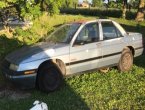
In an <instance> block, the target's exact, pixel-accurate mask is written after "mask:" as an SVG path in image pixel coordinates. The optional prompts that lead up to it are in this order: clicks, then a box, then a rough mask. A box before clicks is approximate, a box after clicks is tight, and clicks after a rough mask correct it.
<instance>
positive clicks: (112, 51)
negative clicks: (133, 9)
mask: <svg viewBox="0 0 145 110" xmlns="http://www.w3.org/2000/svg"><path fill="white" fill-rule="evenodd" d="M142 53H143V37H142V34H140V33H132V32H130V33H129V32H126V31H125V30H124V29H123V28H122V27H121V26H120V25H119V24H118V23H117V22H115V21H112V20H109V19H98V20H91V21H78V22H73V23H68V24H65V25H62V26H60V27H59V28H58V29H56V30H55V31H54V32H53V33H51V34H50V35H49V36H48V37H47V38H46V40H45V42H41V43H39V44H36V45H33V46H27V47H23V48H21V49H20V50H17V51H14V52H12V53H11V54H9V55H7V56H6V58H5V61H4V62H3V68H2V73H3V75H4V76H5V77H6V78H7V79H9V80H10V81H12V82H13V83H14V84H16V85H18V86H20V87H21V88H32V87H35V86H36V85H37V86H38V87H39V88H40V89H41V90H43V91H46V92H51V91H54V90H56V89H58V88H59V87H60V85H61V83H62V79H63V77H64V76H69V75H75V74H77V73H82V72H84V71H88V70H94V69H100V70H105V69H106V68H108V67H112V66H117V67H118V69H119V70H120V71H122V72H124V71H129V70H130V69H131V67H132V65H133V58H134V57H136V56H139V55H141V54H142Z"/></svg>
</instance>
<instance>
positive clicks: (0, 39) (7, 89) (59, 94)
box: [0, 35, 89, 110]
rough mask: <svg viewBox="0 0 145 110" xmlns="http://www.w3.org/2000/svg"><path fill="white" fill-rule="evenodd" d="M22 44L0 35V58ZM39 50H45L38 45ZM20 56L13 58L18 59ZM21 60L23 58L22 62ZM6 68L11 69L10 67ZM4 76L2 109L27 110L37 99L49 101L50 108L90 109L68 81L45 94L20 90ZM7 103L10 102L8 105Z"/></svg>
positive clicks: (0, 81) (1, 81)
mask: <svg viewBox="0 0 145 110" xmlns="http://www.w3.org/2000/svg"><path fill="white" fill-rule="evenodd" d="M22 45H24V44H23V43H22V42H19V41H18V40H17V39H9V38H7V37H6V36H5V35H2V36H0V60H1V61H2V60H3V59H4V57H5V56H6V55H7V54H9V53H10V52H12V51H14V50H16V49H17V48H20V47H22ZM37 50H39V51H40V50H41V51H44V50H43V48H42V47H41V46H37ZM34 51H35V50H34ZM32 52H33V51H32ZM35 52H36V51H35ZM20 54H23V53H20ZM24 54H27V51H25V52H24ZM17 55H18V54H16V56H17ZM31 55H33V54H30V55H28V56H27V57H26V58H28V57H30V56H31ZM47 56H48V55H47ZM19 57H21V56H19ZM19 57H17V58H14V59H13V60H18V58H19ZM21 61H22V59H21V60H20V62H21ZM6 69H9V67H7V68H6ZM0 71H1V70H0ZM0 73H1V72H0ZM2 77H3V76H2V75H0V107H1V109H2V110H9V109H10V108H13V110H26V109H29V108H31V107H32V103H33V102H34V101H35V100H40V101H44V102H45V103H47V105H48V107H49V110H89V108H88V106H87V104H86V103H85V102H84V100H83V99H82V98H81V97H80V95H79V94H77V93H76V91H75V90H74V89H72V88H71V87H70V85H69V84H67V83H66V82H65V83H64V85H63V87H62V88H61V89H60V90H58V91H56V92H53V93H49V94H45V93H43V92H40V91H38V90H28V91H24V90H19V89H17V88H15V87H13V85H11V84H9V83H8V82H7V81H6V80H5V79H4V78H2ZM1 84H3V85H1ZM25 95H26V97H25ZM22 96H23V97H22ZM20 99H21V100H20ZM6 103H8V104H7V105H6ZM16 103H17V104H16Z"/></svg>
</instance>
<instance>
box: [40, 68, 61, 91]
mask: <svg viewBox="0 0 145 110" xmlns="http://www.w3.org/2000/svg"><path fill="white" fill-rule="evenodd" d="M61 83H62V75H61V73H60V70H59V69H58V68H57V67H54V66H53V67H42V68H41V69H40V72H39V75H38V85H39V89H40V90H42V91H45V92H52V91H55V90H57V89H58V88H59V87H60V85H61Z"/></svg>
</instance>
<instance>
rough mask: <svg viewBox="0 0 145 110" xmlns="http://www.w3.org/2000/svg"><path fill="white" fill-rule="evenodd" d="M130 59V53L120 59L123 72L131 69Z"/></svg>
mask: <svg viewBox="0 0 145 110" xmlns="http://www.w3.org/2000/svg"><path fill="white" fill-rule="evenodd" d="M131 63H132V57H131V55H130V53H126V54H125V55H124V56H123V58H122V66H123V68H124V69H125V70H128V69H129V68H130V67H131Z"/></svg>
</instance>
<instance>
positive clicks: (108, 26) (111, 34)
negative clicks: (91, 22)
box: [102, 22, 121, 40]
mask: <svg viewBox="0 0 145 110" xmlns="http://www.w3.org/2000/svg"><path fill="white" fill-rule="evenodd" d="M102 29H103V39H104V40H107V39H114V38H117V37H121V33H120V31H119V30H118V29H117V28H116V27H115V26H114V24H113V23H112V22H102Z"/></svg>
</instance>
